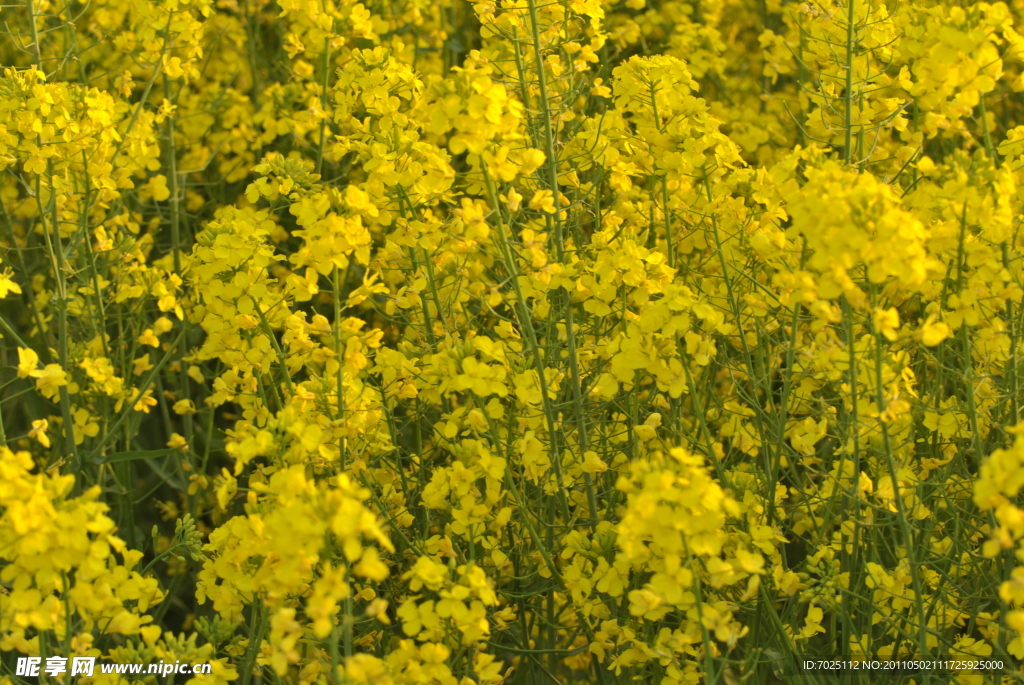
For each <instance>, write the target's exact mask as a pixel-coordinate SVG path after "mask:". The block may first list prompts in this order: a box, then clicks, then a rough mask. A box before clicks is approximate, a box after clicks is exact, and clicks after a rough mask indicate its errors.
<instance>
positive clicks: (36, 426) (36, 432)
mask: <svg viewBox="0 0 1024 685" xmlns="http://www.w3.org/2000/svg"><path fill="white" fill-rule="evenodd" d="M49 425H50V422H49V421H47V420H46V419H39V420H38V421H33V422H32V430H31V431H29V433H28V436H29V437H30V438H35V439H36V440H38V441H39V444H41V445H42V446H43V447H49V446H50V438H49V437H47V435H46V429H47V427H48V426H49Z"/></svg>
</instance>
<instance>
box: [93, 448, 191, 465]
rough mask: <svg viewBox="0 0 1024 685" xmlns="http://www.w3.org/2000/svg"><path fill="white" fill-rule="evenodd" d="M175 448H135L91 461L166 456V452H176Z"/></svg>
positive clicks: (115, 460)
mask: <svg viewBox="0 0 1024 685" xmlns="http://www.w3.org/2000/svg"><path fill="white" fill-rule="evenodd" d="M176 451H177V449H176V448H171V447H165V448H163V449H159V450H135V451H133V452H114V453H113V454H108V455H107V456H106V457H95V458H94V459H93V462H94V463H96V464H115V463H117V462H121V461H135V460H136V459H157V458H159V457H166V456H167V455H168V454H172V453H174V452H176Z"/></svg>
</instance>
